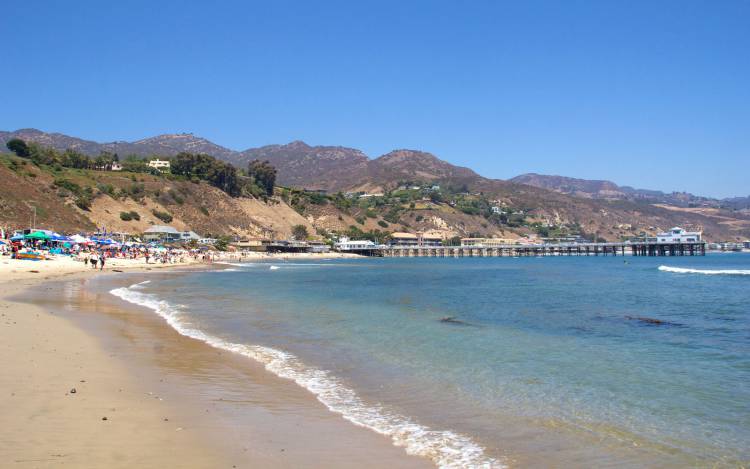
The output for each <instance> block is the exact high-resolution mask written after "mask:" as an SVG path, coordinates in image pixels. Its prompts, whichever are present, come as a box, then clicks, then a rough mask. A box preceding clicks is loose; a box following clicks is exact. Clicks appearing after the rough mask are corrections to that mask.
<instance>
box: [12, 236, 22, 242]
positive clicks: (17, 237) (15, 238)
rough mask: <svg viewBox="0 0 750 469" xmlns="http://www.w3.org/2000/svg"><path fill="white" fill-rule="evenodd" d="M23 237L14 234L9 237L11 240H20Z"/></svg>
mask: <svg viewBox="0 0 750 469" xmlns="http://www.w3.org/2000/svg"><path fill="white" fill-rule="evenodd" d="M22 239H23V235H15V236H13V237H12V238H10V240H11V241H21V240H22Z"/></svg>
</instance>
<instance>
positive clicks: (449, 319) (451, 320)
mask: <svg viewBox="0 0 750 469" xmlns="http://www.w3.org/2000/svg"><path fill="white" fill-rule="evenodd" d="M440 322H442V323H445V324H453V325H454V326H471V324H469V323H468V322H464V321H462V320H460V319H456V317H455V316H446V317H444V318H440Z"/></svg>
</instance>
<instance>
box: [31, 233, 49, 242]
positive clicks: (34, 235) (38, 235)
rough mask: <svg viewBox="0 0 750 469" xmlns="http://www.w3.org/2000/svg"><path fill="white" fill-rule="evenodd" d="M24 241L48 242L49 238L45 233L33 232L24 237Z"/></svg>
mask: <svg viewBox="0 0 750 469" xmlns="http://www.w3.org/2000/svg"><path fill="white" fill-rule="evenodd" d="M24 238H26V239H41V240H45V241H47V240H49V239H51V236H50V235H48V234H47V233H45V232H44V231H35V232H33V233H29V234H27V235H26V236H24Z"/></svg>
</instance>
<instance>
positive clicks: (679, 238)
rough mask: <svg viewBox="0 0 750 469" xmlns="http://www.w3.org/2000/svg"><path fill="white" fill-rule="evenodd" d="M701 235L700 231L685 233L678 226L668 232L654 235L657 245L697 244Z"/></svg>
mask: <svg viewBox="0 0 750 469" xmlns="http://www.w3.org/2000/svg"><path fill="white" fill-rule="evenodd" d="M702 236H703V233H702V232H700V231H685V230H683V229H682V228H680V227H679V226H675V227H674V228H672V229H671V230H669V231H665V232H664V233H657V234H656V242H657V243H666V244H671V243H699V242H701V237H702Z"/></svg>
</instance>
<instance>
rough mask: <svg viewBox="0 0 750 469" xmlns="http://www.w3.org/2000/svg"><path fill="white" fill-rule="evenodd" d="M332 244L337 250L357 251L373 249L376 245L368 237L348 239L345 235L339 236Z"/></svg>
mask: <svg viewBox="0 0 750 469" xmlns="http://www.w3.org/2000/svg"><path fill="white" fill-rule="evenodd" d="M333 246H334V248H335V249H336V250H337V251H358V250H361V249H375V248H376V247H378V245H377V244H375V243H373V242H372V241H370V240H369V239H361V240H360V239H349V238H347V237H345V236H342V237H341V238H339V240H338V241H337V242H336V244H334V245H333Z"/></svg>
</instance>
